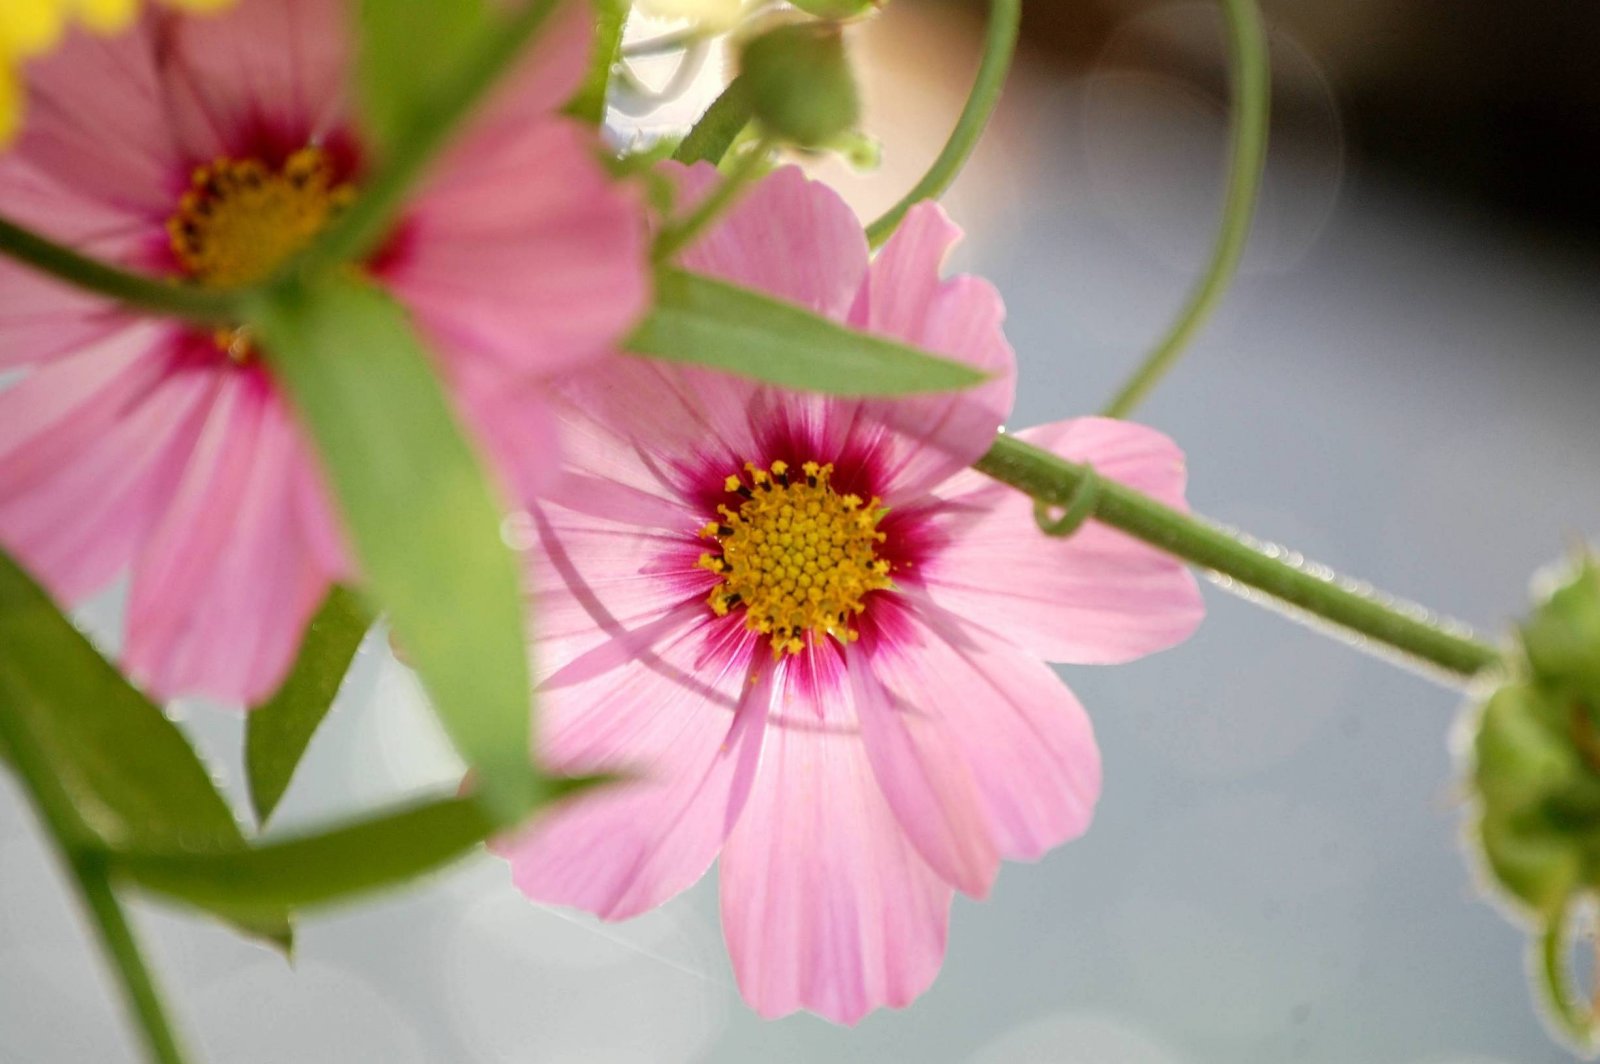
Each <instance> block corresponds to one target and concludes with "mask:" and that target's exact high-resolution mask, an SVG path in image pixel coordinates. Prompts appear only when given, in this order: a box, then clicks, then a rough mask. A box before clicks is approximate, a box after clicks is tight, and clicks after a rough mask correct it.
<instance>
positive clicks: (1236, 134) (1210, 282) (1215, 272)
mask: <svg viewBox="0 0 1600 1064" xmlns="http://www.w3.org/2000/svg"><path fill="white" fill-rule="evenodd" d="M1222 10H1223V15H1224V16H1225V18H1226V20H1227V24H1228V47H1229V52H1230V65H1231V71H1230V75H1229V76H1230V79H1231V81H1232V84H1233V121H1232V129H1233V132H1232V138H1231V139H1232V144H1231V146H1230V148H1229V152H1228V156H1229V161H1228V191H1227V198H1226V199H1225V200H1224V202H1223V206H1222V222H1221V224H1220V226H1219V227H1218V229H1217V242H1216V245H1215V246H1214V247H1213V248H1212V251H1211V262H1210V263H1209V264H1208V265H1207V266H1206V272H1205V273H1204V274H1203V275H1202V276H1201V278H1200V283H1199V284H1198V285H1196V286H1195V289H1194V291H1193V292H1192V293H1190V295H1189V299H1188V302H1186V303H1185V304H1184V306H1183V309H1182V310H1180V311H1179V312H1178V316H1177V318H1176V319H1175V320H1174V321H1173V323H1172V325H1171V327H1170V328H1168V330H1167V332H1166V335H1164V336H1163V337H1162V338H1161V341H1160V342H1159V343H1158V344H1156V346H1155V348H1154V350H1152V351H1151V352H1150V354H1149V355H1147V356H1146V357H1145V360H1144V362H1143V363H1142V364H1141V365H1140V366H1139V368H1138V370H1136V371H1135V372H1134V374H1133V376H1132V377H1130V378H1128V382H1127V383H1126V384H1124V385H1123V386H1122V390H1121V391H1119V392H1118V393H1117V395H1116V398H1114V399H1112V400H1111V402H1110V403H1109V404H1108V405H1107V406H1106V408H1105V415H1106V416H1107V417H1126V416H1128V414H1129V413H1130V412H1132V410H1133V408H1134V407H1136V406H1138V405H1139V403H1140V402H1141V401H1142V400H1143V399H1144V397H1145V396H1146V395H1148V394H1149V393H1150V390H1151V389H1152V388H1154V387H1155V386H1156V384H1157V383H1158V382H1160V380H1161V378H1162V377H1164V376H1166V374H1167V372H1168V371H1169V370H1170V369H1172V367H1173V365H1175V364H1176V363H1177V361H1178V358H1179V356H1181V355H1182V354H1183V352H1184V350H1185V348H1187V347H1188V346H1189V343H1190V341H1192V340H1193V339H1194V337H1195V334H1196V333H1198V332H1199V331H1200V327H1201V326H1202V325H1204V324H1205V322H1206V319H1207V318H1209V317H1210V316H1211V312H1212V311H1213V310H1215V309H1216V306H1217V304H1218V303H1219V302H1221V300H1222V296H1223V294H1224V293H1225V292H1227V290H1228V284H1229V283H1230V282H1231V281H1232V280H1233V275H1234V274H1235V273H1236V272H1237V271H1238V269H1239V262H1240V260H1241V259H1243V258H1244V247H1245V241H1246V240H1247V239H1248V238H1249V236H1250V222H1251V218H1252V216H1253V215H1254V214H1255V205H1256V195H1257V194H1258V193H1259V192H1260V190H1261V173H1262V169H1263V167H1264V166H1265V163H1266V158H1267V125H1268V117H1269V111H1270V97H1271V72H1270V65H1269V63H1268V59H1267V33H1266V28H1265V26H1263V24H1262V21H1261V12H1260V11H1259V10H1258V9H1257V8H1256V4H1255V0H1222Z"/></svg>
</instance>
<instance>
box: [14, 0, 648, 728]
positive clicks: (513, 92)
mask: <svg viewBox="0 0 1600 1064" xmlns="http://www.w3.org/2000/svg"><path fill="white" fill-rule="evenodd" d="M350 9H351V5H350V4H348V3H345V2H343V0H243V2H242V3H240V4H239V5H238V7H237V8H236V9H234V10H233V11H231V12H229V13H227V14H225V15H222V16H220V17H206V18H201V17H195V16H181V15H178V14H176V13H173V12H170V11H167V12H162V11H159V10H157V11H154V12H152V13H150V14H149V15H147V16H146V17H144V18H143V20H142V21H141V22H140V23H139V25H138V26H137V27H136V28H134V29H133V30H131V31H129V32H128V33H125V34H122V35H120V36H118V37H115V38H98V37H92V36H88V35H80V36H77V37H76V38H74V39H72V40H71V41H69V42H68V43H67V44H66V46H65V47H64V48H63V49H62V50H61V51H60V52H58V53H57V54H55V55H52V56H50V57H49V58H46V59H43V60H41V61H39V62H38V63H36V64H35V65H33V66H31V67H30V68H29V94H30V98H31V99H32V101H33V106H32V108H31V110H30V122H29V125H28V126H27V127H26V128H25V130H24V131H23V133H22V136H21V138H20V139H19V141H18V142H17V145H16V147H15V149H14V150H13V151H11V152H10V153H9V154H6V155H4V156H0V204H4V210H5V211H6V213H7V214H8V215H10V216H12V217H14V218H16V219H18V220H20V221H22V222H23V223H25V224H28V225H32V226H34V227H36V228H38V229H40V230H42V231H44V232H45V233H47V234H48V235H51V236H53V237H55V238H56V239H59V240H62V241H65V242H67V243H70V244H72V245H74V246H76V247H78V248H80V249H82V250H84V251H86V252H89V253H92V254H94V255H97V256H100V257H102V258H105V259H108V260H110V261H113V262H116V263H120V264H122V265H124V266H126V267H130V268H134V269H139V270H144V271H148V272H150V273H156V274H164V275H168V276H173V277H179V278H184V279H186V280H188V281H190V282H192V283H194V284H198V285H210V286H229V285H235V284H241V283H247V282H250V281H255V280H258V279H260V278H262V277H264V276H266V275H267V274H268V273H270V272H271V271H272V270H273V269H274V268H275V267H277V266H278V265H280V264H281V263H282V262H283V261H284V260H285V259H287V258H288V257H289V256H290V255H291V254H293V253H294V252H296V251H297V250H299V249H300V248H302V247H303V246H304V245H305V244H306V243H307V242H308V241H309V240H310V239H312V238H313V237H314V236H315V235H316V233H317V232H318V230H320V229H321V228H322V227H323V226H324V225H325V224H326V223H327V222H328V221H329V219H331V218H332V217H334V216H335V215H336V214H337V213H338V211H339V210H340V209H341V207H342V206H343V205H344V204H345V203H347V202H348V201H349V200H350V198H351V197H352V196H353V195H354V194H355V192H356V190H358V189H359V187H360V185H361V182H362V179H363V177H364V175H365V173H366V171H367V167H368V164H369V162H370V156H369V152H368V150H367V146H366V145H365V144H364V143H363V141H362V137H361V133H360V131H359V129H358V128H357V127H356V125H355V116H354V113H353V110H352V107H351V101H350V100H349V98H348V92H347V88H348V86H347V84H346V81H347V75H348V74H349V72H350V69H351V61H350V60H351V57H350V55H349V50H350V44H351V42H350V39H349V34H348V33H347V27H346V26H345V25H344V18H345V16H346V13H347V11H348V10H350ZM587 52H588V19H587V17H586V12H585V8H584V5H582V4H568V5H566V14H565V16H563V17H560V18H559V19H558V21H557V22H556V23H555V24H553V25H552V26H551V27H550V28H549V29H548V31H547V32H546V34H545V36H544V37H543V38H542V39H541V42H540V44H539V45H538V46H537V47H536V48H535V49H534V53H533V54H532V55H530V56H529V58H528V62H527V64H526V66H525V67H524V68H523V69H522V70H521V72H520V73H519V75H518V76H516V77H514V78H513V79H512V84H510V85H509V86H508V87H507V90H506V92H505V93H504V94H503V95H502V96H501V97H499V98H498V99H497V101H496V102H495V105H494V106H493V107H491V108H490V109H489V111H487V112H486V113H485V114H484V115H483V116H482V117H481V118H480V119H479V120H478V121H477V122H476V123H475V125H474V126H473V127H472V129H471V130H470V131H469V132H468V135H467V136H466V137H465V138H464V139H463V141H462V142H461V143H460V144H459V145H458V146H457V147H456V148H454V149H453V150H452V151H451V152H449V153H448V154H447V156H446V158H445V159H444V160H442V162H441V164H440V165H439V166H438V167H437V168H436V171H435V173H434V175H433V176H432V178H431V179H430V181H429V182H428V183H427V185H426V186H425V188H424V189H423V191H422V193H421V195H420V196H419V198H418V199H417V200H416V201H415V202H414V203H413V204H412V205H411V206H410V208H409V209H408V211H407V213H406V215H405V216H404V218H403V219H402V220H401V221H400V222H399V224H398V226H397V227H396V229H395V230H394V232H393V233H392V235H391V236H390V238H389V239H388V241H387V243H386V245H385V246H384V247H383V248H382V249H381V250H380V252H379V253H378V254H377V255H376V256H375V257H374V258H373V259H372V261H370V262H368V263H367V264H366V269H367V271H368V272H369V274H370V275H371V276H373V277H374V278H375V279H377V281H378V282H379V283H381V284H382V285H383V286H384V287H386V288H387V289H388V290H389V291H390V292H391V293H392V294H393V295H394V296H395V297H396V298H398V299H399V300H400V301H401V302H402V303H404V304H405V306H406V307H407V308H408V309H409V310H410V311H411V313H412V315H413V317H414V318H415V320H416V321H417V323H418V324H419V325H420V326H421V327H422V329H423V330H424V332H425V333H426V334H428V336H429V338H430V339H431V341H432V344H433V347H434V349H435V351H436V352H437V355H438V358H439V363H440V369H441V371H442V372H443V374H444V375H445V377H446V378H447V380H448V382H449V384H450V385H451V387H452V389H453V393H454V395H455V398H456V400H457V403H458V405H459V408H460V409H461V411H462V413H463V414H464V416H465V417H466V420H467V421H468V423H469V424H470V425H471V426H472V427H473V428H474V429H475V431H476V432H477V433H478V435H479V437H480V440H481V442H483V443H484V444H485V445H486V446H487V447H489V448H490V449H491V450H492V451H493V452H494V453H495V454H496V456H497V457H498V458H499V463H498V465H499V471H500V473H501V475H502V480H503V481H504V483H505V486H506V487H507V489H508V491H509V492H511V493H513V494H515V495H516V496H519V497H521V496H525V495H526V494H527V493H528V492H530V491H531V490H533V489H535V488H536V487H537V486H538V480H539V477H540V476H541V475H542V471H543V470H545V469H547V468H549V466H550V461H549V458H550V456H549V453H548V452H549V448H548V446H547V441H548V438H549V430H550V422H549V418H548V416H547V415H546V414H545V413H544V412H543V411H542V409H541V407H540V406H539V405H538V398H539V395H540V393H541V391H542V387H541V381H542V379H543V378H545V377H546V376H548V375H549V374H551V373H553V372H556V371H558V370H564V369H566V368H569V367H571V366H574V365H577V364H581V363H582V362H584V361H585V360H587V359H590V358H593V357H595V356H597V355H599V354H601V353H602V352H604V351H606V350H609V349H610V348H611V347H612V346H613V345H614V344H615V342H616V341H617V340H618V338H619V337H620V336H621V335H622V334H623V333H624V331H625V330H626V328H627V327H628V325H629V324H630V322H631V321H632V320H633V318H634V317H635V316H636V314H637V313H638V312H639V311H640V310H641V309H642V307H643V305H644V303H645V300H646V295H647V271H646V268H645V251H644V239H645V234H644V233H643V231H642V230H643V228H644V226H643V222H642V220H641V214H640V211H639V209H638V208H637V206H636V204H635V202H634V198H633V197H632V196H631V195H630V194H627V193H624V192H622V191H620V190H618V189H617V188H616V187H615V186H613V185H612V184H611V183H610V182H609V181H608V179H607V178H606V176H605V174H604V171H603V170H602V168H601V165H600V163H599V162H598V160H597V155H598V148H599V145H598V143H597V140H596V138H595V136H594V135H593V133H592V132H590V131H588V130H586V129H584V128H582V127H580V126H579V125H577V124H574V123H570V122H568V121H566V120H564V119H561V118H559V117H556V116H555V113H554V112H555V109H556V108H558V107H559V106H560V105H561V104H562V103H563V102H564V101H565V99H566V98H567V97H568V96H569V95H570V94H571V92H572V91H573V90H574V88H575V86H576V85H577V83H578V81H579V79H580V78H581V75H582V71H583V67H584V63H585V59H586V56H587ZM17 368H25V372H24V375H23V376H22V378H21V380H20V382H18V383H16V384H15V386H13V387H11V388H9V389H6V390H4V391H3V392H0V545H3V546H4V547H5V548H6V549H7V550H9V551H12V552H14V553H15V554H16V555H18V556H19V557H20V558H21V560H22V561H23V562H24V564H26V565H27V566H28V567H29V568H30V569H32V570H33V571H34V572H35V573H36V574H37V575H38V576H39V577H40V578H41V579H42V580H43V581H44V583H45V584H47V585H48V586H49V588H50V589H51V590H52V591H53V592H54V593H55V595H56V596H57V597H59V598H60V599H62V600H64V601H66V602H77V601H79V600H81V599H83V598H84V597H85V596H87V595H89V594H90V593H92V592H94V591H96V590H97V589H99V588H101V587H103V586H104V585H106V584H107V583H108V582H109V581H110V580H111V579H113V578H114V577H115V576H116V575H117V574H119V573H121V572H123V571H125V570H131V571H132V585H131V591H130V594H129V599H128V607H127V625H126V628H127V635H126V640H125V649H124V655H125V664H126V667H127V669H128V670H129V671H130V672H131V674H132V675H133V676H134V677H135V678H137V679H138V680H139V681H141V682H142V683H144V684H145V685H146V686H147V687H148V688H149V689H150V690H151V691H152V692H153V693H154V694H156V695H158V696H160V697H169V696H173V695H177V694H180V693H182V694H204V695H209V696H213V697H216V698H220V699H226V700H233V699H242V700H245V701H247V702H249V701H254V700H257V699H260V698H261V697H263V696H265V695H267V694H269V693H270V692H271V691H272V690H273V688H274V687H275V685H276V684H277V682H278V681H279V680H280V679H281V677H282V676H283V674H284V672H285V670H286V668H287V666H288V663H289V662H290V661H291V660H292V656H293V653H294V651H295V648H296V645H297V643H298V639H299V635H300V632H301V630H302V628H303V626H304V624H305V621H306V620H307V618H308V616H309V614H310V612H311V611H312V610H313V609H314V608H315V606H316V604H317V602H318V601H319V599H320V598H321V596H322V595H323V593H324V591H325V590H326V589H327V587H328V585H329V583H330V581H335V580H340V579H344V578H347V577H349V576H351V575H352V573H351V561H350V559H349V558H348V556H347V552H346V550H345V547H344V545H343V542H342V535H341V532H340V530H339V528H338V526H337V524H336V522H335V519H334V517H333V513H332V509H331V506H330V500H329V499H328V497H327V494H326V492H325V490H324V488H323V487H322V485H321V483H320V480H319V474H318V470H317V468H316V466H315V463H314V461H313V459H312V457H311V453H310V451H309V447H308V443H307V441H306V440H305V438H304V437H303V436H302V433H301V432H300V430H299V429H298V428H297V426H296V425H295V423H294V421H293V418H292V416H291V413H290V411H289V410H288V408H287V406H286V403H285V401H284V399H283V398H282V396H281V395H280V393H279V391H278V389H277V386H276V385H275V384H274V382H273V380H272V378H271V376H270V375H269V373H268V372H267V370H266V368H265V367H264V366H263V365H262V364H261V362H260V360H259V359H258V358H257V357H256V355H255V352H254V351H253V350H252V349H251V346H250V339H249V337H248V335H246V334H244V333H242V332H239V331H233V332H228V331H224V332H221V333H212V332H210V331H203V330H197V329H195V328H192V327H189V326H186V325H184V324H181V323H175V322H169V321H154V320H149V319H142V318H138V317H135V316H133V315H131V314H128V313H126V312H124V311H122V310H120V309H119V308H117V307H115V306H112V305H109V304H107V303H105V302H103V301H101V300H99V299H97V298H95V297H92V296H88V295H85V294H83V293H81V292H78V291H75V290H72V289H69V288H67V287H65V286H63V285H61V284H58V283H57V282H55V281H52V280H49V279H47V278H44V277H42V276H39V275H36V274H33V273H30V272H28V271H27V270H26V269H24V268H22V267H20V266H17V265H14V264H10V263H0V371H5V370H8V369H10V370H15V369H17Z"/></svg>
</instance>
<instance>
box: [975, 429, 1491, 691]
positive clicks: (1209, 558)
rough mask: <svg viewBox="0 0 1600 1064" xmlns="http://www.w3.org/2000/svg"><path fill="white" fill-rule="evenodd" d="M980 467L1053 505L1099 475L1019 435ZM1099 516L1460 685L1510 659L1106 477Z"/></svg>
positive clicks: (1097, 501) (997, 445)
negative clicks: (1456, 679) (1457, 679)
mask: <svg viewBox="0 0 1600 1064" xmlns="http://www.w3.org/2000/svg"><path fill="white" fill-rule="evenodd" d="M975 468H977V469H978V471H979V472H982V473H985V474H987V475H988V476H991V477H993V478H995V479H996V480H999V481H1002V482H1003V483H1006V484H1010V485H1011V486H1012V487H1015V488H1019V489H1021V490H1022V491H1024V492H1026V493H1027V494H1029V495H1031V496H1032V497H1033V498H1035V499H1037V500H1039V501H1040V502H1043V503H1046V504H1048V505H1050V506H1067V505H1070V504H1071V503H1073V502H1074V501H1075V500H1077V499H1079V498H1081V496H1080V495H1079V489H1080V487H1081V486H1082V485H1083V484H1084V483H1085V481H1087V480H1089V478H1091V477H1093V476H1094V472H1093V470H1091V469H1090V468H1089V467H1088V466H1084V465H1078V464H1077V463H1074V462H1069V461H1067V460H1065V459H1063V458H1058V457H1057V456H1055V455H1053V454H1051V453H1049V452H1048V451H1044V450H1040V449H1039V448H1037V447H1033V446H1031V445H1029V444H1026V443H1023V442H1022V441H1021V440H1018V439H1016V438H1015V437H1011V436H1000V437H998V438H997V439H996V440H995V442H994V445H993V446H992V447H991V448H990V449H989V453H987V454H985V455H984V456H983V457H982V458H980V459H979V460H978V461H977V462H976V463H975ZM1092 512H1093V516H1094V518H1095V519H1096V520H1098V521H1100V522H1101V523H1103V524H1106V525H1109V526H1111V527H1112V528H1116V529H1120V530H1121V531H1123V532H1126V533H1128V534H1129V535H1131V536H1133V537H1134V538H1136V539H1139V540H1142V541H1144V542H1145V543H1148V544H1150V545H1151V546H1153V547H1156V548H1157V549H1159V550H1162V551H1165V552H1166V553H1168V554H1171V555H1174V556H1175V557H1178V558H1182V559H1183V560H1184V561H1187V562H1189V563H1190V564H1192V565H1196V566H1199V567H1200V568H1202V569H1207V570H1210V571H1211V572H1213V573H1216V574H1218V575H1220V576H1223V577H1226V578H1228V579H1229V580H1232V581H1235V582H1237V583H1239V584H1241V585H1243V586H1245V587H1247V588H1251V589H1254V590H1255V591H1259V592H1262V593H1263V594H1266V595H1268V596H1270V597H1272V598H1274V599H1277V600H1278V601H1280V602H1283V603H1286V604H1288V605H1290V606H1293V607H1295V608H1297V609H1299V610H1302V611H1304V612H1305V613H1308V614H1310V615H1312V616H1315V617H1320V618H1322V619H1323V620H1325V621H1329V622H1332V623H1333V624H1336V625H1339V626H1340V627H1342V628H1345V629H1348V630H1349V631H1351V632H1354V633H1356V634H1357V635H1360V636H1362V637H1364V638H1366V639H1368V640H1371V641H1372V642H1374V643H1378V644H1382V645H1383V646H1384V647H1386V648H1389V649H1391V650H1394V651H1398V652H1400V653H1401V654H1404V655H1406V656H1408V657H1410V658H1412V659H1414V660H1417V661H1420V662H1426V663H1428V664H1430V665H1433V666H1435V667H1437V668H1439V669H1443V670H1444V671H1446V672H1448V673H1451V674H1453V675H1455V676H1459V677H1471V676H1475V675H1477V674H1478V673H1479V672H1482V671H1483V670H1484V669H1487V668H1490V667H1492V666H1494V665H1495V664H1496V663H1498V662H1499V660H1500V653H1499V651H1497V650H1496V649H1495V648H1494V647H1492V646H1490V645H1489V644H1487V643H1484V642H1481V641H1479V640H1477V639H1474V638H1472V637H1471V636H1468V635H1463V634H1459V632H1458V631H1457V630H1453V629H1455V628H1457V627H1458V626H1448V627H1447V626H1443V625H1440V624H1437V623H1434V622H1431V621H1428V620H1425V619H1423V618H1422V617H1419V616H1417V615H1415V614H1414V613H1412V612H1408V611H1404V610H1401V609H1397V608H1395V607H1394V606H1392V605H1390V604H1388V603H1387V602H1385V601H1383V600H1382V599H1381V598H1380V597H1378V596H1377V595H1374V594H1372V593H1371V592H1367V591H1361V590H1357V589H1355V588H1354V587H1353V586H1351V585H1350V584H1349V583H1348V582H1344V581H1340V580H1339V579H1338V578H1336V577H1334V576H1332V575H1331V574H1328V573H1325V572H1321V571H1313V570H1308V569H1306V568H1303V567H1301V566H1300V565H1298V564H1296V563H1294V562H1291V561H1288V560H1285V558H1284V557H1283V556H1282V555H1283V552H1282V551H1278V550H1276V549H1274V548H1264V547H1262V546H1259V545H1256V544H1254V543H1251V542H1248V541H1246V540H1244V539H1243V538H1241V537H1240V536H1238V535H1235V534H1234V533H1231V532H1227V531H1224V530H1223V529H1221V528H1218V527H1216V526H1215V525H1212V524H1210V523H1209V522H1207V521H1205V520H1203V519H1201V518H1198V517H1194V516H1191V515H1189V514H1186V513H1181V512H1179V511H1177V510H1174V509H1172V508H1171V507H1168V506H1164V505H1162V504H1161V503H1159V502H1157V501H1155V500H1154V499H1152V498H1150V497H1149V496H1146V495H1142V494H1140V493H1139V492H1137V491H1134V490H1133V489H1131V488H1128V487H1125V486H1123V485H1121V484H1118V483H1116V482H1115V481H1111V480H1106V479H1104V478H1100V480H1099V484H1098V489H1097V494H1096V496H1095V498H1094V504H1093V507H1092Z"/></svg>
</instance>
